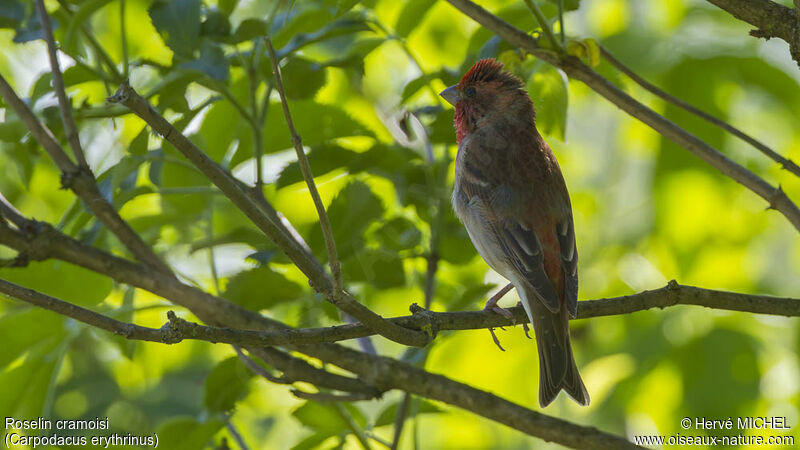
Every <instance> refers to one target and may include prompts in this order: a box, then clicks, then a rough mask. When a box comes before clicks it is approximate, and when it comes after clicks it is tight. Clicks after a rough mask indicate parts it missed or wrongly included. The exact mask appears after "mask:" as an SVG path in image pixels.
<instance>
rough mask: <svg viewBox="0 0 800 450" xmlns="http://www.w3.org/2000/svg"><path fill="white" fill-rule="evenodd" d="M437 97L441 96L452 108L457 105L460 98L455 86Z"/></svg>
mask: <svg viewBox="0 0 800 450" xmlns="http://www.w3.org/2000/svg"><path fill="white" fill-rule="evenodd" d="M439 95H441V96H442V98H443V99H445V100H447V103H450V104H451V105H453V106H456V103H458V100H459V97H460V96H459V95H458V89H456V86H450V87H449V88H447V89H445V90H443V91H442V92H440V93H439Z"/></svg>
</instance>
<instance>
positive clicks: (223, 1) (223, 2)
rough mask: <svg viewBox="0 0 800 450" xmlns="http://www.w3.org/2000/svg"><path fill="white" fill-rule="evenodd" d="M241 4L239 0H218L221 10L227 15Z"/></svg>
mask: <svg viewBox="0 0 800 450" xmlns="http://www.w3.org/2000/svg"><path fill="white" fill-rule="evenodd" d="M238 5H239V0H218V1H217V6H218V7H219V10H220V11H221V12H222V13H223V14H225V15H226V16H230V15H231V13H232V12H233V10H234V9H236V7H237V6H238Z"/></svg>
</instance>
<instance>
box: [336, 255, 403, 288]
mask: <svg viewBox="0 0 800 450" xmlns="http://www.w3.org/2000/svg"><path fill="white" fill-rule="evenodd" d="M337 248H338V247H337ZM342 272H343V273H344V277H345V278H346V279H347V280H348V281H352V282H363V283H368V284H370V285H371V286H372V287H374V288H376V289H389V288H394V287H400V286H404V285H405V283H406V275H405V271H404V269H403V261H402V260H401V259H400V258H399V257H398V256H397V253H396V252H388V251H386V250H384V249H373V248H367V249H362V250H359V251H358V252H356V253H354V254H353V255H351V256H349V257H348V258H347V259H345V260H344V261H342Z"/></svg>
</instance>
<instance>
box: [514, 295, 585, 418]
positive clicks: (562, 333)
mask: <svg viewBox="0 0 800 450" xmlns="http://www.w3.org/2000/svg"><path fill="white" fill-rule="evenodd" d="M525 294H526V295H523V296H522V297H523V305H524V306H525V311H526V312H527V313H528V318H530V319H531V323H532V324H533V329H534V332H535V334H536V346H537V347H538V349H539V405H541V407H542V408H544V407H545V406H547V405H549V404H550V402H552V401H553V400H555V398H556V396H557V395H558V393H559V392H560V391H561V390H562V389H563V390H564V391H565V392H566V393H567V394H569V396H570V397H572V399H573V400H575V401H576V402H578V403H579V404H581V405H584V406H585V405H588V404H589V393H588V392H587V391H586V386H584V384H583V380H582V379H581V375H580V374H579V373H578V367H577V366H576V365H575V358H574V357H573V356H572V346H571V345H570V342H569V324H568V321H569V316H568V312H567V308H566V305H562V307H561V311H559V312H558V313H553V312H551V311H550V310H549V309H547V307H546V306H545V305H544V303H542V301H541V300H540V299H539V298H538V294H536V293H535V291H533V289H532V288H531V290H530V291H528V292H526V293H525ZM526 303H527V304H526Z"/></svg>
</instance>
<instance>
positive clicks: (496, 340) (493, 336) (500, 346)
mask: <svg viewBox="0 0 800 450" xmlns="http://www.w3.org/2000/svg"><path fill="white" fill-rule="evenodd" d="M501 328H502V327H501ZM489 333H490V334H491V335H492V340H493V341H494V345H496V346H497V348H499V349H500V351H502V352H504V351H506V349H504V348H503V346H502V345H500V339H497V335H496V334H494V328H489Z"/></svg>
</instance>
